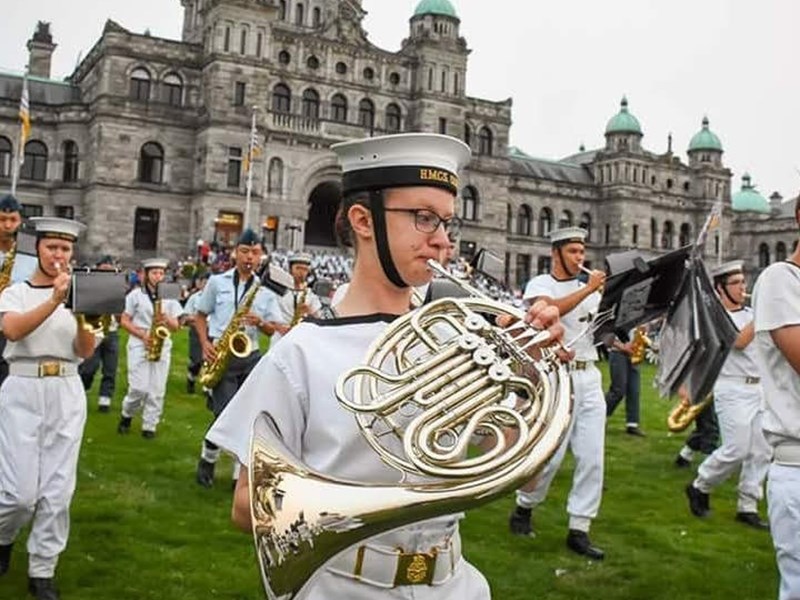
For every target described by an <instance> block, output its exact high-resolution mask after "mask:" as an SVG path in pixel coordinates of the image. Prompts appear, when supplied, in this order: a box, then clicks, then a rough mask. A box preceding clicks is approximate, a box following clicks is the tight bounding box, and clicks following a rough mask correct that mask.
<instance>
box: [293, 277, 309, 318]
mask: <svg viewBox="0 0 800 600" xmlns="http://www.w3.org/2000/svg"><path fill="white" fill-rule="evenodd" d="M307 299H308V284H307V283H303V285H302V287H301V288H300V295H299V296H298V297H297V298H295V305H294V313H292V320H291V321H289V328H290V329H291V328H292V327H294V326H295V325H297V324H298V323H299V322H300V321H302V320H303V318H304V317H305V316H306V314H305V311H304V309H305V305H306V300H307Z"/></svg>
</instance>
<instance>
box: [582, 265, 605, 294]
mask: <svg viewBox="0 0 800 600" xmlns="http://www.w3.org/2000/svg"><path fill="white" fill-rule="evenodd" d="M605 282H606V274H605V273H604V272H603V271H597V270H592V272H591V273H590V274H589V281H587V282H586V285H587V286H589V289H591V290H592V291H595V290H599V289H600V288H601V287H603V285H604V284H605Z"/></svg>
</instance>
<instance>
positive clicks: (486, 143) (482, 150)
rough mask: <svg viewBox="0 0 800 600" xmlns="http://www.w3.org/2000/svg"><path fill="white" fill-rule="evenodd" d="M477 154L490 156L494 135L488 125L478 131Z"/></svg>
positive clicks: (492, 149)
mask: <svg viewBox="0 0 800 600" xmlns="http://www.w3.org/2000/svg"><path fill="white" fill-rule="evenodd" d="M478 140H479V142H478V154H482V155H484V156H491V155H492V152H493V151H494V148H493V147H492V146H493V145H494V136H493V135H492V130H491V129H489V128H488V127H485V126H484V127H481V130H480V132H479V133H478Z"/></svg>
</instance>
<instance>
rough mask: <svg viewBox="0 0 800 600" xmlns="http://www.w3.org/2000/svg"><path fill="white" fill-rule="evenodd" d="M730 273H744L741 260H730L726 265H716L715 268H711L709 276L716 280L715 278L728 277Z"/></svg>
mask: <svg viewBox="0 0 800 600" xmlns="http://www.w3.org/2000/svg"><path fill="white" fill-rule="evenodd" d="M732 273H744V261H743V260H731V261H728V262H726V263H722V264H721V265H717V266H716V267H712V268H711V270H710V272H709V275H711V278H712V279H716V278H717V277H722V276H723V275H730V274H732Z"/></svg>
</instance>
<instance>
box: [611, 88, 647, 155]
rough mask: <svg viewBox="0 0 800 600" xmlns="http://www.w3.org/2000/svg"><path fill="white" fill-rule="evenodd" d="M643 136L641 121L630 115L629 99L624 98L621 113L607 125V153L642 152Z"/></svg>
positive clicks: (621, 103)
mask: <svg viewBox="0 0 800 600" xmlns="http://www.w3.org/2000/svg"><path fill="white" fill-rule="evenodd" d="M643 135H644V134H643V133H642V126H641V125H640V124H639V119H637V118H636V117H635V116H633V115H632V114H631V113H630V111H629V110H628V99H627V98H626V97H625V96H623V97H622V102H620V110H619V112H618V113H617V114H616V115H614V116H613V117H611V120H610V121H609V122H608V125H606V151H608V152H640V151H641V149H642V137H643Z"/></svg>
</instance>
